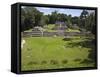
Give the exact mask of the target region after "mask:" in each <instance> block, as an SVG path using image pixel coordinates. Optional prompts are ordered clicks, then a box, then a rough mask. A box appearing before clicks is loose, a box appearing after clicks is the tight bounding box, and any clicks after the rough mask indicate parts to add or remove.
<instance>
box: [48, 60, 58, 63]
mask: <svg viewBox="0 0 100 77" xmlns="http://www.w3.org/2000/svg"><path fill="white" fill-rule="evenodd" d="M50 63H51V64H58V61H57V60H51V61H50Z"/></svg>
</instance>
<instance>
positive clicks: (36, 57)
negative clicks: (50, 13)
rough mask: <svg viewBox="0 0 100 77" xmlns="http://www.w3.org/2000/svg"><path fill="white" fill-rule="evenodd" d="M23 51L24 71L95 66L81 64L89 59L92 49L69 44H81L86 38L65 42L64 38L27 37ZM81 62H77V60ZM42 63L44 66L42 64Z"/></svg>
mask: <svg viewBox="0 0 100 77" xmlns="http://www.w3.org/2000/svg"><path fill="white" fill-rule="evenodd" d="M23 39H24V40H25V41H26V43H25V45H24V48H23V49H22V51H21V54H22V56H21V59H22V65H21V67H22V70H39V69H57V68H76V67H88V66H90V67H93V64H92V63H91V64H80V62H81V61H83V60H84V59H87V56H88V54H89V52H88V50H90V48H86V47H81V46H74V47H66V46H69V43H76V42H81V41H84V40H86V39H84V38H77V37H76V38H75V37H74V38H73V40H69V41H64V40H62V39H63V37H27V38H23ZM78 59H79V60H80V61H75V60H78ZM41 63H42V64H41Z"/></svg>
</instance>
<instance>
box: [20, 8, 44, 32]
mask: <svg viewBox="0 0 100 77" xmlns="http://www.w3.org/2000/svg"><path fill="white" fill-rule="evenodd" d="M42 15H43V13H41V12H40V11H38V10H37V9H36V8H34V7H24V8H21V31H25V30H28V29H30V28H33V27H34V26H38V25H39V22H40V20H41V17H42Z"/></svg>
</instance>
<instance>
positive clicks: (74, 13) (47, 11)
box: [36, 7, 83, 17]
mask: <svg viewBox="0 0 100 77" xmlns="http://www.w3.org/2000/svg"><path fill="white" fill-rule="evenodd" d="M36 8H37V10H39V11H40V12H43V13H44V14H45V15H48V14H51V13H52V12H54V11H55V10H56V11H57V12H58V13H64V14H67V15H70V14H71V15H72V17H73V16H80V14H81V12H82V11H83V10H81V9H66V8H64V9H63V8H47V7H36Z"/></svg>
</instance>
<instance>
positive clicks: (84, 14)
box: [80, 10, 88, 28]
mask: <svg viewBox="0 0 100 77" xmlns="http://www.w3.org/2000/svg"><path fill="white" fill-rule="evenodd" d="M87 16H88V12H87V10H83V11H82V13H81V15H80V22H81V23H80V27H81V28H85V27H86V18H87Z"/></svg>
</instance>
